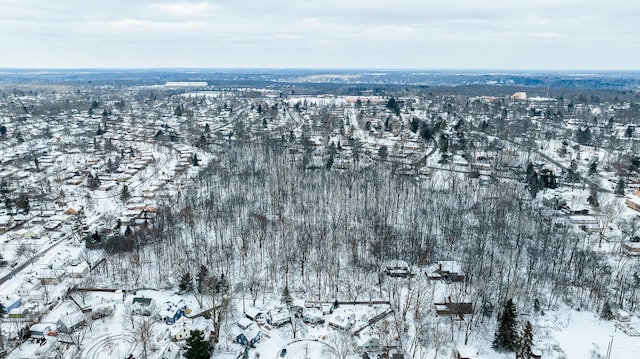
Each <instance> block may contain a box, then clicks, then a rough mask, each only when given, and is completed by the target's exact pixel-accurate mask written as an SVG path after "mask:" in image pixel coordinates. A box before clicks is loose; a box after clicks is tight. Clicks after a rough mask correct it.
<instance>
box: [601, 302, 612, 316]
mask: <svg viewBox="0 0 640 359" xmlns="http://www.w3.org/2000/svg"><path fill="white" fill-rule="evenodd" d="M600 318H602V319H604V320H612V319H613V318H614V317H613V311H612V310H611V304H609V302H608V301H607V302H605V303H604V306H603V307H602V312H600Z"/></svg>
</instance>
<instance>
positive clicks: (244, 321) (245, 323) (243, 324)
mask: <svg viewBox="0 0 640 359" xmlns="http://www.w3.org/2000/svg"><path fill="white" fill-rule="evenodd" d="M251 325H253V321H252V320H251V319H249V318H240V320H238V326H239V327H240V329H242V330H245V329H247V328H249V327H250V326H251Z"/></svg>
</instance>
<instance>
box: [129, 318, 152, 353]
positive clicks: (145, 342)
mask: <svg viewBox="0 0 640 359" xmlns="http://www.w3.org/2000/svg"><path fill="white" fill-rule="evenodd" d="M136 322H137V326H136V329H135V330H134V335H135V337H136V339H137V341H138V343H139V344H140V345H141V346H142V358H143V359H147V358H148V352H147V351H148V349H149V348H148V347H149V342H150V340H151V336H152V335H153V326H154V325H155V321H154V320H153V318H152V317H151V316H149V317H141V318H138V320H137V321H136Z"/></svg>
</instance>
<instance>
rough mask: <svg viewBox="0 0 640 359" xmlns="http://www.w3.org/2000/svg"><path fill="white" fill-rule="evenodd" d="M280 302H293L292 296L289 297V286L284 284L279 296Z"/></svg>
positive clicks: (288, 304)
mask: <svg viewBox="0 0 640 359" xmlns="http://www.w3.org/2000/svg"><path fill="white" fill-rule="evenodd" d="M280 302H282V303H283V304H287V306H290V305H291V303H293V298H291V294H290V293H289V287H287V286H285V287H284V290H283V291H282V297H281V298H280Z"/></svg>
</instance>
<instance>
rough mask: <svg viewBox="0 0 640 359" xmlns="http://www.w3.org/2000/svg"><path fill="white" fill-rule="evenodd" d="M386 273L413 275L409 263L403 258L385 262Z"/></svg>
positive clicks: (404, 276)
mask: <svg viewBox="0 0 640 359" xmlns="http://www.w3.org/2000/svg"><path fill="white" fill-rule="evenodd" d="M384 273H385V274H386V275H388V276H389V277H399V278H407V277H412V276H413V273H412V272H411V267H410V266H409V263H407V262H405V261H403V260H392V261H388V262H386V263H385V264H384Z"/></svg>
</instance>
